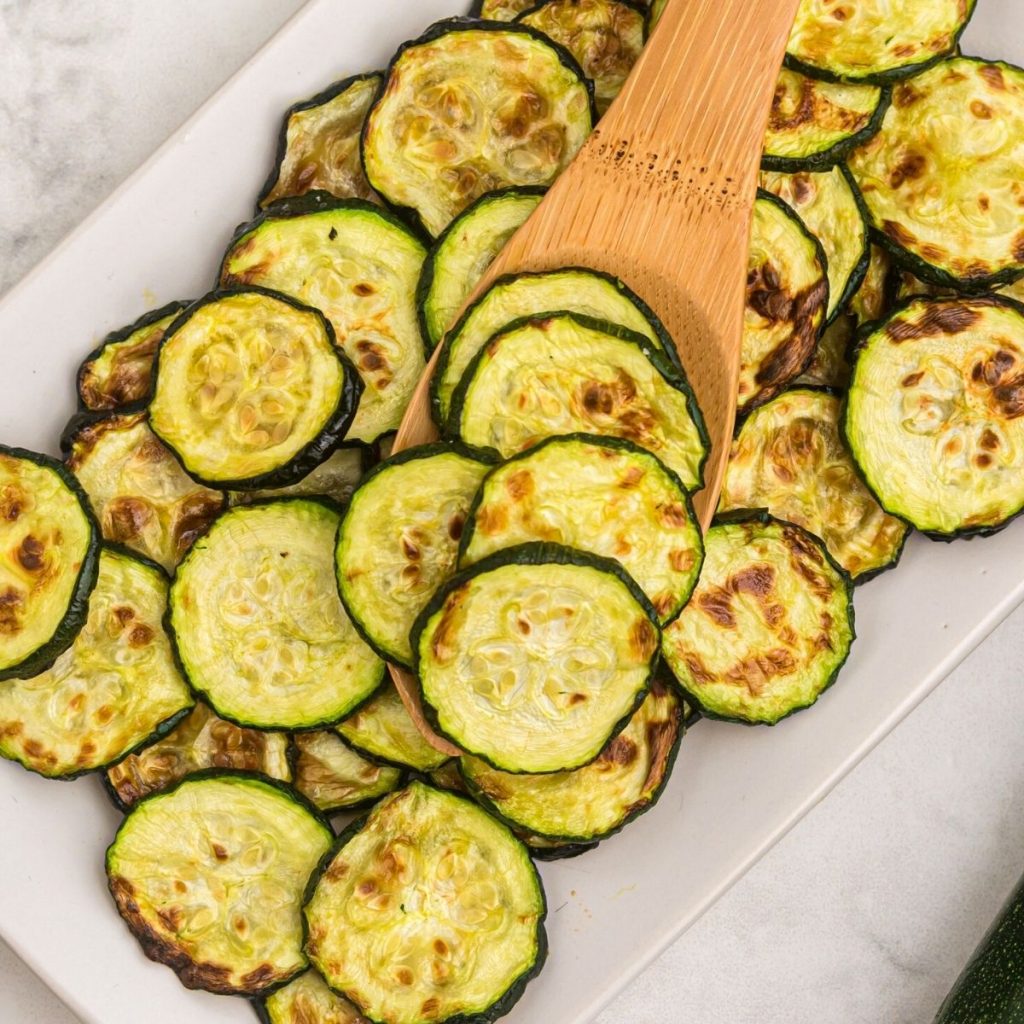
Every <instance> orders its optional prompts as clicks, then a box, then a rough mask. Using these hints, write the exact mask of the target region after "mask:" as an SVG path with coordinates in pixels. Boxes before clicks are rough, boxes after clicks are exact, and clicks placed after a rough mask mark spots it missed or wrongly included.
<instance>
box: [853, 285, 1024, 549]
mask: <svg viewBox="0 0 1024 1024" xmlns="http://www.w3.org/2000/svg"><path fill="white" fill-rule="evenodd" d="M843 426H844V430H845V432H846V439H847V441H848V443H849V445H850V450H851V451H852V452H853V457H854V459H856V461H857V465H858V466H859V467H860V470H861V472H862V473H863V475H864V479H865V480H866V481H867V485H868V486H869V487H870V488H871V490H872V491H874V493H875V495H876V496H877V497H878V500H879V502H880V503H881V504H882V507H883V508H884V509H885V510H886V511H887V512H890V513H891V514H892V515H897V516H900V517H902V518H903V519H906V520H907V521H908V522H910V523H912V524H913V525H914V526H916V527H917V528H918V529H919V530H923V531H924V532H925V533H928V534H930V535H931V536H934V537H936V538H939V539H946V540H949V539H952V538H954V537H962V536H970V535H973V534H989V533H994V532H995V531H996V530H998V529H1000V528H1001V527H1003V526H1005V525H1006V524H1007V523H1008V522H1009V521H1010V519H1012V518H1013V517H1014V516H1015V515H1017V514H1018V513H1020V511H1021V510H1022V509H1024V306H1021V305H1019V304H1018V303H1016V302H1012V301H1011V300H1009V299H1000V298H998V297H996V296H991V295H990V296H980V297H978V298H973V299H972V298H963V299H951V300H944V299H913V300H911V301H910V302H909V303H907V304H906V305H904V306H902V307H901V308H899V309H898V310H897V311H896V312H895V313H893V315H892V316H891V317H889V319H888V320H886V321H884V322H880V323H878V324H876V325H875V327H874V329H873V330H871V331H870V333H869V334H868V335H867V336H866V337H864V338H863V339H862V340H861V342H860V344H859V345H858V349H857V352H856V354H855V360H854V366H853V380H852V381H851V382H850V393H849V397H848V400H847V406H846V414H845V419H844V424H843Z"/></svg>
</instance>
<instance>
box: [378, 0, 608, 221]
mask: <svg viewBox="0 0 1024 1024" xmlns="http://www.w3.org/2000/svg"><path fill="white" fill-rule="evenodd" d="M593 121H594V113H593V109H592V91H591V86H590V83H589V82H588V81H587V80H586V79H585V78H584V77H583V75H582V72H581V71H580V68H579V65H578V64H577V63H576V62H575V60H573V58H572V57H571V56H570V55H569V54H568V52H567V51H565V50H563V49H562V48H561V47H559V46H557V45H556V44H554V43H553V42H551V41H550V40H549V39H547V38H546V37H545V36H543V35H541V34H540V33H539V32H535V31H534V30H532V29H528V28H526V27H524V26H522V25H515V26H513V25H499V24H497V23H487V22H484V23H482V24H473V23H469V22H466V21H465V20H463V19H458V18H453V19H451V20H450V21H442V22H439V23H438V24H436V25H434V26H433V27H432V28H431V29H429V30H428V32H427V33H426V35H424V36H422V37H421V38H420V39H417V40H413V41H412V42H410V43H406V44H405V46H403V47H402V48H401V49H400V50H399V51H398V54H397V55H396V57H395V59H394V60H393V61H392V63H391V67H390V68H389V69H388V73H387V80H386V84H385V87H384V88H383V90H382V91H381V93H380V96H379V98H378V99H377V102H376V103H375V104H374V105H373V107H372V109H371V110H370V114H369V116H368V118H367V122H366V130H365V132H364V134H363V165H364V167H365V168H366V176H367V178H368V179H369V182H370V184H371V185H372V186H373V188H374V189H376V191H377V192H378V193H380V195H382V196H383V197H384V198H385V199H387V200H388V202H390V203H393V204H394V205H395V206H399V207H404V208H406V209H409V210H412V211H413V212H414V213H415V214H416V215H417V216H418V217H419V219H420V221H421V222H422V224H423V226H424V227H425V228H426V230H427V231H428V232H429V233H430V234H431V235H434V236H437V235H439V234H440V233H441V232H442V231H443V230H444V229H445V228H446V227H447V226H448V224H449V223H450V222H451V220H452V219H453V218H454V217H456V216H458V214H460V213H461V212H462V211H463V210H464V209H465V208H466V207H467V206H468V205H469V204H470V203H471V202H472V201H473V200H474V199H476V198H477V196H480V195H483V193H484V192H491V191H493V190H494V189H496V188H502V187H503V186H505V185H550V184H551V182H552V181H554V179H555V178H556V177H557V176H558V174H559V173H561V171H562V170H564V169H565V167H566V166H567V165H568V163H569V161H570V160H571V159H572V158H573V157H574V156H575V155H576V152H577V150H579V148H580V146H582V145H583V142H584V141H585V140H586V138H587V136H588V135H589V134H590V130H591V127H592V125H593Z"/></svg>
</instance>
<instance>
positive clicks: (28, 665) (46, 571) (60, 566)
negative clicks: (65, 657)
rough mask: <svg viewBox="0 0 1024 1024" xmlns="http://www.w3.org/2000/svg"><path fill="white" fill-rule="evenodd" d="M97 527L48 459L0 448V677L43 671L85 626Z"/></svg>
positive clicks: (81, 496) (80, 495) (71, 482)
mask: <svg viewBox="0 0 1024 1024" xmlns="http://www.w3.org/2000/svg"><path fill="white" fill-rule="evenodd" d="M99 544H100V528H99V525H98V524H97V523H96V520H95V518H94V517H93V513H92V508H91V506H90V505H89V499H88V498H87V497H86V496H85V492H84V491H83V490H82V487H81V485H80V484H79V483H78V481H77V480H76V479H75V478H74V477H73V476H72V475H71V473H70V472H69V471H68V470H67V469H66V468H65V467H64V466H62V465H61V464H60V463H59V462H57V461H56V459H51V458H50V457H49V456H48V455H39V454H37V453H36V452H30V451H26V450H25V449H23V448H8V447H7V446H6V445H0V552H2V553H0V679H11V678H14V677H18V678H31V677H32V676H34V675H38V674H39V673H40V672H44V671H45V670H46V669H48V668H49V667H50V666H51V665H52V664H53V663H54V662H55V661H56V660H57V658H58V657H59V656H60V655H61V654H63V653H64V652H65V651H66V650H67V649H68V648H69V647H70V646H71V643H72V641H73V640H74V639H75V637H76V636H77V635H78V632H79V630H80V629H81V628H82V627H83V626H84V625H85V620H86V617H87V616H88V614H89V594H90V593H91V592H92V589H93V587H94V586H95V585H96V576H97V573H98V570H99Z"/></svg>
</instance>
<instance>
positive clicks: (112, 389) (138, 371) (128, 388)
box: [76, 302, 188, 412]
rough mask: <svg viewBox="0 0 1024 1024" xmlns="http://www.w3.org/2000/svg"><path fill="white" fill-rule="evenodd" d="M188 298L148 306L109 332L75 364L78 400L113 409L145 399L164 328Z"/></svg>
mask: <svg viewBox="0 0 1024 1024" xmlns="http://www.w3.org/2000/svg"><path fill="white" fill-rule="evenodd" d="M187 305H188V303H187V302H171V303H168V305H166V306H161V307H160V309H154V310H151V311H150V312H149V313H146V314H144V315H143V316H141V317H139V319H138V320H136V321H135V323H133V324H129V325H128V326H127V327H123V328H121V330H119V331H113V332H111V333H110V334H108V335H107V336H106V337H105V338H104V339H103V341H102V342H100V344H99V347H98V348H96V349H95V350H94V351H93V352H90V353H89V355H87V356H86V357H85V359H84V360H83V362H82V364H81V366H79V368H78V374H77V378H76V383H77V386H78V404H79V406H80V407H81V408H82V409H85V410H88V411H89V412H113V411H114V410H116V409H125V408H129V407H132V406H136V405H141V404H142V403H144V402H145V401H146V399H147V397H148V396H149V387H150V381H151V378H152V375H153V363H154V361H155V360H156V352H157V349H158V348H159V347H160V342H161V341H162V340H163V337H164V332H165V331H166V330H167V328H168V327H170V326H171V324H172V323H173V322H174V320H175V319H176V318H177V316H178V314H179V313H181V311H182V310H183V309H184V308H185V307H186V306H187Z"/></svg>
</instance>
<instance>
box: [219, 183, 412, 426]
mask: <svg viewBox="0 0 1024 1024" xmlns="http://www.w3.org/2000/svg"><path fill="white" fill-rule="evenodd" d="M426 254H427V251H426V249H425V248H424V246H423V243H422V242H420V240H419V239H418V238H417V237H416V236H415V235H414V234H413V233H412V232H411V231H410V230H409V228H408V227H406V226H405V225H404V224H403V223H402V222H401V221H400V220H398V218H397V217H394V216H392V215H391V214H389V213H386V212H385V211H384V210H381V209H379V208H378V207H376V206H372V205H370V204H369V203H366V202H363V201H362V200H358V199H331V198H330V197H328V196H325V195H324V194H323V193H321V192H318V193H310V194H309V195H307V196H303V197H301V198H299V199H288V200H282V201H281V202H280V203H276V204H275V205H274V206H272V207H271V208H270V209H269V210H267V211H266V212H265V213H263V214H261V215H260V216H259V217H257V218H256V219H255V220H254V221H252V222H251V223H249V224H245V225H243V226H242V227H241V228H239V229H238V233H237V234H236V235H235V238H234V240H233V241H232V242H231V245H230V246H228V251H227V253H226V255H225V256H224V261H223V264H222V266H221V277H220V279H221V284H222V285H224V286H235V285H246V284H257V285H263V286H264V287H267V288H276V289H277V290H278V291H281V292H284V293H286V294H287V295H291V296H292V297H293V298H295V299H298V300H299V301H300V302H305V303H308V304H309V305H310V306H314V307H315V308H317V309H319V310H321V311H322V312H323V314H324V316H326V317H327V319H328V320H329V321H330V323H331V327H332V328H333V329H334V337H335V339H336V341H337V344H338V346H339V348H340V349H341V350H342V351H343V352H344V353H345V355H347V356H348V358H349V359H350V360H351V361H352V363H353V364H354V365H355V366H356V368H357V369H358V371H359V376H360V377H361V378H362V381H363V384H364V388H363V392H362V395H361V396H360V397H359V407H358V409H357V410H356V415H355V419H354V421H353V422H352V425H351V427H350V428H349V431H348V434H347V437H348V439H349V440H355V441H364V442H366V443H369V442H371V441H374V440H376V438H378V437H379V436H380V435H381V434H383V433H386V432H387V431H389V430H395V429H397V427H398V424H399V423H400V422H401V420H402V414H403V413H404V412H405V407H406V405H407V404H408V402H409V399H410V397H411V396H412V392H413V389H414V388H415V387H416V384H417V382H418V381H419V378H420V375H421V374H422V373H423V368H424V367H425V365H426V351H425V349H424V344H423V338H422V336H421V335H420V328H419V322H418V320H417V313H416V301H415V292H416V283H417V281H418V280H419V277H420V272H421V271H422V269H423V261H424V259H425V258H426Z"/></svg>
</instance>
